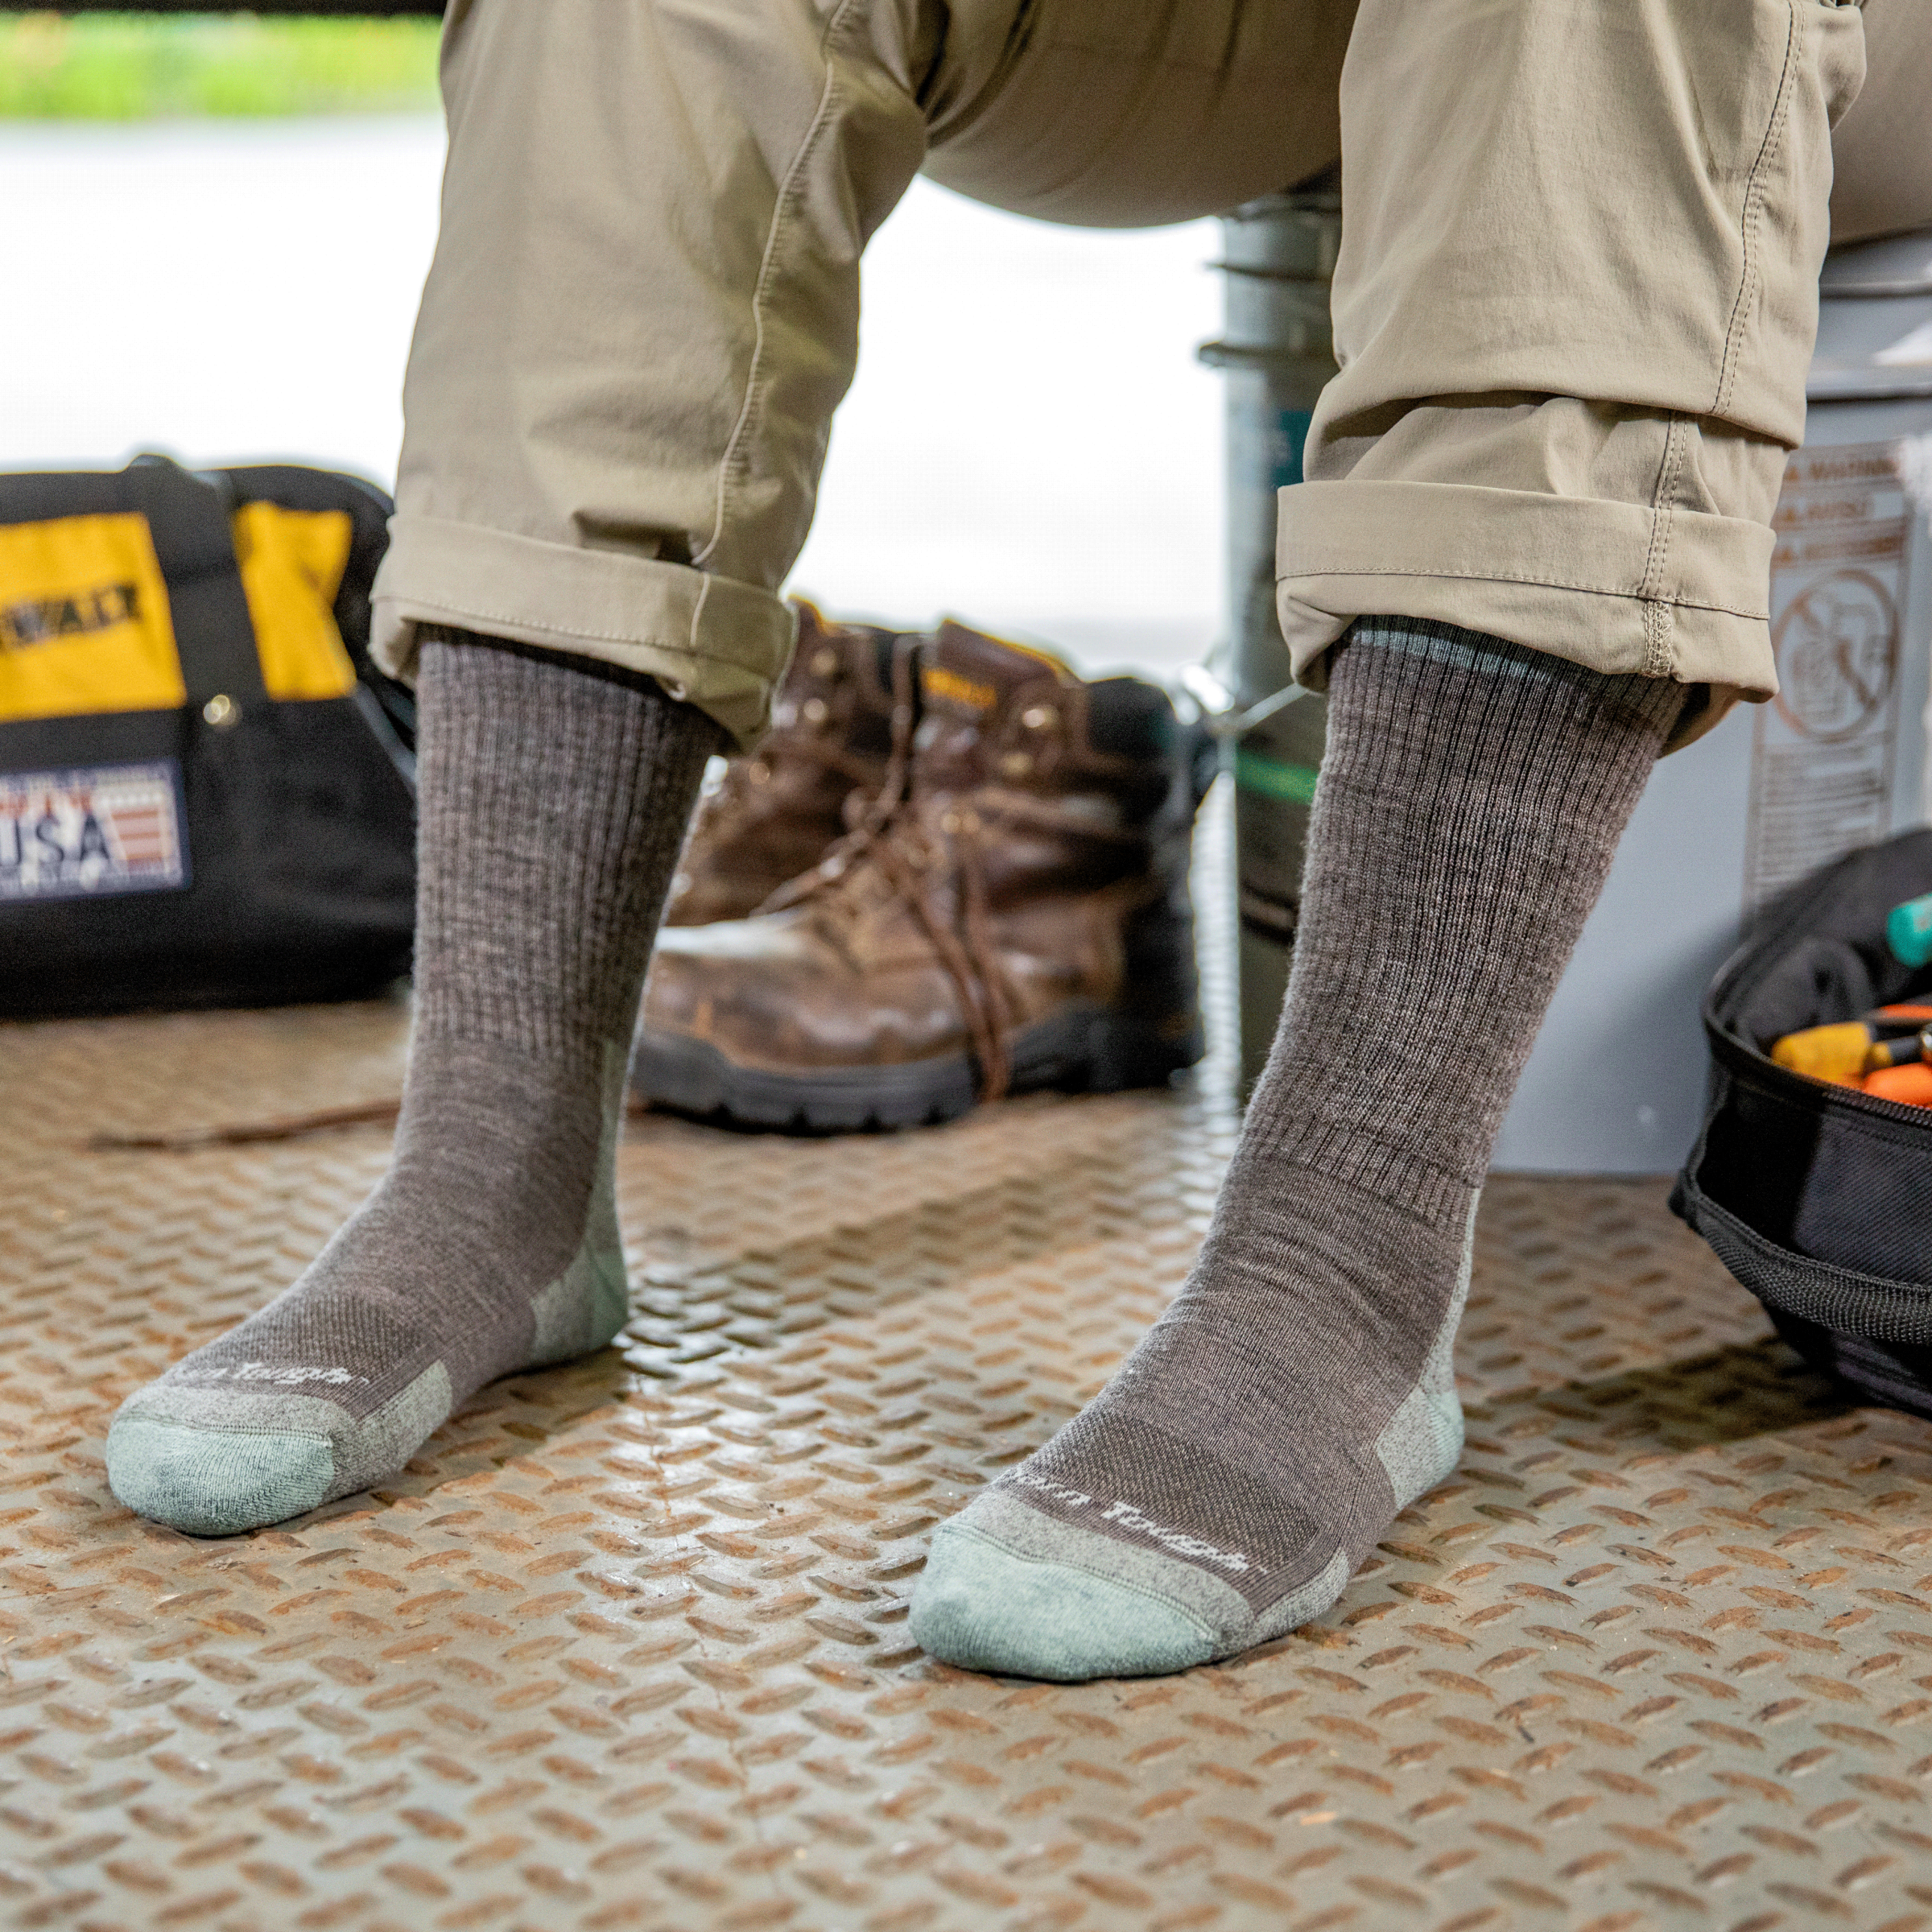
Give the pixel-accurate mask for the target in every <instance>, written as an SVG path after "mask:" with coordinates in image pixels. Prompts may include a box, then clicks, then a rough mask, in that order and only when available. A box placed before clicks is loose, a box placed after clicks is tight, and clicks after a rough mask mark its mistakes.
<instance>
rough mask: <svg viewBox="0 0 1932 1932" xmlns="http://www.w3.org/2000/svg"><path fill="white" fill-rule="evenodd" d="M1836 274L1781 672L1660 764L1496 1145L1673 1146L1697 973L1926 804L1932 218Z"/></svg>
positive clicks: (1699, 981)
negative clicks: (1927, 227)
mask: <svg viewBox="0 0 1932 1932" xmlns="http://www.w3.org/2000/svg"><path fill="white" fill-rule="evenodd" d="M1822 293H1823V296H1824V298H1825V299H1824V301H1823V304H1822V308H1821V314H1820V319H1819V326H1818V348H1817V353H1816V355H1815V357H1814V360H1813V362H1812V365H1811V372H1810V382H1809V383H1808V386H1807V394H1808V396H1809V398H1810V413H1809V415H1808V418H1807V420H1806V430H1805V444H1804V447H1803V448H1802V449H1801V450H1799V451H1798V452H1797V453H1796V454H1795V455H1794V456H1793V457H1792V459H1791V461H1790V465H1789V467H1788V468H1787V469H1786V471H1785V484H1784V489H1783V493H1782V494H1781V496H1780V497H1779V500H1778V506H1777V520H1776V527H1777V550H1776V552H1775V554H1774V555H1773V559H1772V566H1771V638H1772V643H1773V647H1774V648H1775V650H1776V651H1777V675H1778V682H1779V683H1780V685H1781V687H1782V688H1781V691H1780V693H1779V696H1778V697H1777V700H1775V701H1774V702H1773V703H1771V704H1740V706H1738V707H1737V708H1736V710H1735V711H1733V712H1732V714H1731V716H1729V717H1728V718H1727V719H1726V720H1724V723H1723V724H1722V725H1719V727H1718V728H1717V729H1716V730H1715V731H1714V732H1712V733H1711V734H1710V736H1709V737H1707V738H1705V739H1704V740H1703V741H1701V742H1700V743H1699V744H1696V745H1692V746H1691V748H1690V749H1688V750H1686V751H1685V752H1683V753H1681V754H1679V755H1678V756H1676V757H1674V758H1666V759H1665V760H1664V761H1663V762H1662V763H1661V764H1660V765H1659V766H1657V770H1656V772H1655V774H1653V777H1652V778H1651V781H1650V784H1649V789H1648V790H1647V791H1645V795H1644V798H1643V800H1642V802H1641V804H1640V805H1639V806H1638V807H1637V812H1636V815H1635V816H1634V817H1633V819H1632V820H1631V824H1630V828H1629V832H1627V833H1626V834H1625V836H1624V842H1623V844H1622V846H1621V848H1620V850H1619V851H1618V853H1617V857H1616V864H1615V865H1614V866H1613V867H1612V869H1611V873H1610V877H1609V880H1608V883H1607V885H1606V886H1605V887H1604V895H1603V898H1602V899H1601V901H1600V902H1599V904H1598V906H1597V908H1596V912H1595V913H1594V914H1592V915H1591V919H1590V921H1589V923H1588V924H1587V926H1586V927H1584V929H1583V939H1582V940H1581V942H1580V943H1579V946H1578V947H1577V951H1576V955H1575V958H1574V959H1573V960H1571V964H1570V967H1569V970H1568V971H1567V972H1566V973H1565V974H1564V976H1563V981H1562V984H1561V985H1559V986H1558V989H1557V992H1556V997H1555V999H1554V1001H1553V1002H1552V1003H1551V1005H1550V1013H1549V1015H1548V1018H1546V1020H1545V1022H1544V1023H1543V1028H1542V1032H1541V1034H1539V1035H1538V1039H1537V1043H1536V1047H1535V1051H1534V1052H1533V1053H1532V1055H1531V1056H1530V1064H1529V1067H1528V1068H1527V1070H1526V1071H1525V1074H1524V1075H1523V1080H1522V1084H1521V1086H1520V1087H1519V1088H1518V1089H1517V1096H1516V1100H1515V1103H1514V1104H1513V1106H1512V1107H1511V1108H1510V1110H1509V1116H1508V1117H1507V1118H1506V1119H1505V1121H1504V1123H1503V1129H1502V1134H1501V1139H1500V1140H1499V1141H1498V1143H1497V1146H1496V1166H1498V1167H1499V1168H1505V1169H1515V1170H1519V1171H1521V1170H1529V1171H1533V1172H1544V1173H1565V1172H1567V1173H1595V1174H1637V1173H1657V1172H1661V1171H1663V1170H1666V1169H1670V1168H1673V1167H1675V1166H1678V1163H1679V1162H1681V1161H1682V1158H1683V1157H1684V1156H1685V1154H1686V1153H1687V1152H1688V1151H1689V1150H1690V1147H1691V1143H1692V1141H1694V1139H1695V1137H1696V1133H1697V1127H1698V1121H1699V1117H1700V1116H1701V1114H1702V1113H1703V1093H1704V1080H1705V1066H1706V1062H1707V1055H1706V1052H1705V1047H1704V1042H1703V1032H1702V1029H1701V1026H1700V1024H1699V1006H1700V1004H1701V1001H1702V997H1703V989H1704V987H1705V985H1707V982H1708V981H1709V980H1710V978H1711V975H1712V973H1713V972H1715V970H1716V969H1717V968H1718V966H1719V964H1720V963H1721V962H1722V961H1723V960H1724V956H1725V955H1726V954H1727V953H1728V952H1729V951H1730V950H1731V948H1732V947H1733V946H1734V945H1735V944H1736V943H1737V941H1738V939H1740V936H1741V935H1742V934H1743V933H1744V931H1746V930H1748V926H1749V923H1750V921H1751V919H1752V915H1753V914H1754V913H1755V912H1756V911H1757V909H1758V908H1759V907H1761V906H1763V905H1764V904H1765V902H1766V901H1767V900H1769V898H1772V897H1773V895H1774V894H1777V892H1778V891H1779V890H1781V889H1782V888H1783V887H1784V886H1787V885H1789V884H1790V883H1791V882H1792V881H1794V880H1796V879H1798V878H1802V877H1803V876H1804V875H1805V874H1806V873H1808V872H1810V871H1813V870H1814V869H1816V868H1818V866H1820V865H1825V864H1827V862H1828V861H1831V860H1832V859H1835V858H1836V857H1839V856H1840V855H1841V854H1843V853H1844V852H1848V851H1850V850H1852V848H1854V847H1856V846H1859V845H1864V844H1870V843H1871V842H1872V841H1873V840H1876V839H1882V838H1885V837H1886V836H1889V834H1890V833H1893V832H1899V831H1902V830H1904V829H1905V828H1906V827H1908V826H1910V825H1914V824H1920V823H1921V822H1922V821H1923V820H1924V819H1926V816H1927V806H1926V795H1925V778H1926V697H1927V687H1928V680H1929V675H1932V527H1929V525H1928V510H1929V509H1932V233H1925V234H1921V235H1917V236H1913V237H1906V238H1904V239H1900V240H1894V241H1890V242H1872V243H1868V244H1866V245H1864V246H1860V247H1856V248H1848V249H1845V250H1841V251H1839V253H1837V254H1834V255H1833V256H1832V257H1831V258H1830V259H1829V261H1828V262H1827V265H1826V267H1825V271H1824V277H1823V283H1822Z"/></svg>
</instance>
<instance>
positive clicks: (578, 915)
mask: <svg viewBox="0 0 1932 1932" xmlns="http://www.w3.org/2000/svg"><path fill="white" fill-rule="evenodd" d="M417 694H418V716H419V737H418V759H417V799H418V807H419V815H420V835H419V849H420V864H419V874H418V882H417V926H416V952H415V1027H414V1031H413V1034H412V1036H411V1042H410V1060H409V1072H408V1078H407V1083H406V1084H405V1088H404V1092H403V1113H402V1118H401V1120H400V1121H399V1122H398V1126H397V1130H396V1152H395V1159H394V1164H393V1166H391V1167H390V1171H389V1174H387V1176H386V1178H385V1179H384V1180H383V1182H382V1184H381V1186H380V1187H378V1189H377V1190H376V1191H375V1193H374V1195H372V1196H371V1197H370V1199H369V1201H368V1202H367V1203H365V1205H364V1206H363V1207H362V1208H361V1210H360V1211H359V1212H357V1214H356V1215H355V1216H354V1217H353V1219H352V1220H349V1222H348V1223H347V1224H346V1225H345V1226H344V1227H343V1228H341V1231H340V1232H338V1233H337V1234H336V1236H335V1238H334V1239H333V1240H332V1241H331V1242H330V1243H329V1245H328V1247H327V1248H326V1249H324V1251H323V1253H321V1255H320V1257H318V1258H317V1259H316V1261H315V1262H314V1263H313V1264H312V1265H311V1266H310V1267H309V1269H308V1271H307V1272H306V1273H305V1274H303V1276H302V1278H301V1279H300V1280H299V1281H298V1282H296V1283H295V1286H293V1287H292V1288H291V1289H290V1290H288V1291H287V1293H286V1294H283V1295H282V1296H280V1297H279V1298H278V1299H277V1300H275V1302H271V1303H270V1305H269V1306H268V1307H266V1308H265V1309H263V1310H262V1311H261V1313H260V1314H258V1315H254V1316H253V1317H252V1318H251V1319H249V1320H248V1321H246V1322H245V1323H242V1326H241V1327H239V1328H237V1329H236V1330H234V1331H233V1332H231V1333H230V1334H229V1335H225V1336H223V1337H222V1338H221V1340H219V1341H216V1342H213V1343H210V1344H208V1346H207V1347H206V1348H200V1349H198V1350H196V1352H195V1353H193V1354H192V1355H190V1356H187V1357H186V1358H185V1359H184V1360H182V1361H180V1362H177V1363H176V1364H175V1366H174V1367H173V1368H172V1369H170V1370H169V1371H168V1372H167V1374H166V1375H165V1376H163V1377H162V1378H161V1380H160V1381H158V1382H152V1383H150V1384H149V1385H147V1387H146V1388H145V1389H140V1390H138V1391H137V1392H136V1393H134V1395H133V1396H131V1397H129V1399H128V1401H127V1402H126V1403H125V1404H124V1405H123V1406H122V1410H121V1412H120V1414H118V1416H117V1417H116V1418H114V1426H113V1427H112V1429H111V1430H110V1431H109V1435H108V1443H107V1468H108V1480H109V1482H110V1483H111V1484H112V1485H113V1488H114V1493H115V1494H116V1495H117V1496H119V1497H120V1498H121V1500H122V1501H123V1502H124V1503H126V1504H127V1505H129V1506H130V1508H133V1509H138V1510H139V1511H140V1512H141V1513H142V1514H143V1515H144V1516H150V1517H155V1518H156V1519H157V1520H159V1521H162V1522H165V1523H170V1524H172V1525H174V1526H175V1528H177V1529H180V1530H190V1531H192V1532H194V1533H196V1534H200V1535H225V1534H231V1533H233V1532H234V1531H236V1530H248V1529H254V1528H256V1527H258V1526H259V1525H262V1524H265V1523H272V1522H277V1521H280V1520H281V1519H283V1517H289V1516H294V1515H296V1514H298V1513H300V1512H301V1511H303V1510H305V1509H313V1508H314V1507H315V1506H316V1505H317V1504H319V1503H322V1502H324V1501H328V1499H329V1498H331V1497H332V1496H342V1495H346V1494H347V1493H349V1492H350V1491H352V1490H355V1489H360V1488H365V1487H366V1486H367V1485H368V1484H370V1483H372V1482H374V1481H376V1480H378V1479H380V1478H381V1477H382V1476H387V1475H390V1474H391V1473H393V1472H394V1471H395V1470H397V1469H398V1468H400V1467H401V1466H402V1465H403V1463H405V1462H407V1460H408V1459H409V1458H410V1457H411V1455H414V1454H415V1451H416V1449H417V1447H418V1446H419V1444H420V1443H422V1441H423V1439H424V1438H425V1437H426V1436H427V1435H429V1433H430V1432H431V1430H433V1429H435V1428H436V1426H437V1425H438V1424H439V1423H440V1422H442V1420H443V1419H444V1417H445V1416H447V1415H448V1414H449V1412H450V1410H451V1409H452V1407H453V1406H455V1405H456V1404H457V1403H459V1402H462V1401H464V1399H465V1398H466V1397H469V1395H471V1394H472V1393H474V1392H475V1391H476V1389H478V1388H480V1387H481V1385H483V1384H484V1383H485V1382H486V1381H490V1380H491V1379H493V1377H497V1376H499V1375H504V1374H506V1373H510V1371H511V1370H513V1369H527V1368H534V1367H536V1366H538V1365H539V1364H543V1363H545V1362H550V1361H557V1360H563V1359H564V1357H566V1356H572V1355H577V1354H580V1353H582V1352H584V1350H586V1349H588V1348H601V1347H602V1346H603V1345H604V1344H605V1343H606V1342H608V1341H609V1340H610V1339H611V1337H612V1336H613V1335H615V1334H616V1332H617V1330H618V1329H620V1328H621V1327H623V1325H624V1323H625V1319H627V1315H628V1298H627V1294H626V1290H625V1274H624V1255H623V1249H622V1245H621V1242H620V1241H619V1239H618V1236H617V1208H616V1203H615V1200H614V1199H613V1192H612V1187H613V1174H614V1170H613V1156H614V1153H615V1149H616V1143H617V1129H618V1125H619V1123H620V1121H621V1111H622V1100H623V1092H624V1069H625V1061H626V1059H627V1058H628V1056H629V1052H630V1033H631V1027H632V1025H633V1023H634V1020H635V1018H636V1013H637V1006H638V993H639V990H640V989H641V988H642V984H643V979H644V966H645V961H646V958H647V957H648V956H649V953H650V942H651V938H652V935H654V933H655V931H656V930H657V922H658V910H659V908H660V907H661V906H662V904H663V898H664V893H665V889H666V887H667V886H668V884H669V882H670V879H671V868H672V866H673V865H675V863H676V861H677V856H678V848H679V844H681V843H682V840H683V832H684V821H685V819H686V817H687V815H688V813H689V811H690V809H691V801H692V799H694V798H695V796H696V791H697V786H698V781H699V779H700V777H701V776H702V775H703V773H704V762H705V760H706V759H707V758H708V757H709V756H710V755H711V754H712V753H713V752H714V751H716V750H718V749H721V748H722V746H723V744H724V742H725V734H724V733H723V732H722V730H721V729H720V728H719V726H718V725H716V724H715V723H714V722H713V721H712V720H711V719H709V718H708V717H706V716H704V714H703V713H702V712H699V711H696V710H695V709H694V708H692V707H691V706H690V705H688V704H679V703H677V702H676V701H675V700H672V699H671V698H669V697H667V696H666V695H665V694H664V692H663V690H662V689H661V688H660V687H658V685H657V684H656V683H654V681H653V680H651V679H649V678H646V677H643V676H641V675H638V673H636V672H634V671H623V670H621V669H619V668H617V667H614V666H611V665H605V664H597V663H592V661H590V660H588V659H584V658H575V659H573V658H564V657H559V656H556V655H555V654H548V653H542V652H536V651H527V652H523V653H522V654H517V653H516V652H515V650H514V647H512V648H508V649H506V648H505V647H502V646H498V645H495V644H493V643H491V642H488V641H486V640H484V639H482V638H473V637H469V636H467V635H465V634H453V635H452V637H451V638H450V639H449V641H447V642H442V641H431V642H425V643H423V646H422V648H421V658H420V665H419V673H418V685H417Z"/></svg>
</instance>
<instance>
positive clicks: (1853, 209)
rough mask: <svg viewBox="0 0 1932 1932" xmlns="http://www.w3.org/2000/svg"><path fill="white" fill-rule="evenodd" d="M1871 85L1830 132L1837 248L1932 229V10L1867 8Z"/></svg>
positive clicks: (1900, 3) (1918, 4)
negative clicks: (1917, 230) (1913, 230)
mask: <svg viewBox="0 0 1932 1932" xmlns="http://www.w3.org/2000/svg"><path fill="white" fill-rule="evenodd" d="M1861 13H1862V15H1863V18H1864V26H1865V52H1866V68H1865V85H1864V86H1863V87H1862V88H1861V89H1860V90H1859V95H1858V98H1857V99H1856V101H1853V102H1852V105H1851V107H1850V108H1849V109H1847V112H1846V114H1845V116H1844V118H1843V120H1841V121H1840V122H1839V123H1838V125H1837V126H1836V127H1835V128H1834V129H1833V130H1831V162H1832V180H1831V241H1832V245H1833V246H1835V247H1836V246H1840V245H1842V244H1843V243H1845V242H1866V241H1871V240H1873V239H1875V238H1876V237H1878V236H1880V235H1896V234H1901V233H1906V232H1908V231H1909V230H1911V229H1921V228H1932V6H1926V4H1925V0H1864V6H1863V8H1862V9H1861Z"/></svg>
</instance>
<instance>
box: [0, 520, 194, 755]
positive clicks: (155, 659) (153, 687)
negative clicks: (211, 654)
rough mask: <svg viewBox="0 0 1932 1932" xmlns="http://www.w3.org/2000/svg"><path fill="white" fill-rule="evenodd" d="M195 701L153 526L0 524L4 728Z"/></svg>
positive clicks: (166, 707)
mask: <svg viewBox="0 0 1932 1932" xmlns="http://www.w3.org/2000/svg"><path fill="white" fill-rule="evenodd" d="M187 696H188V693H187V690H186V688H185V687H184V685H183V683H182V682H181V660H180V657H179V655H178V654H176V652H175V626H174V619H173V616H172V614H171V612H170V611H169V609H168V604H167V585H166V584H164V583H163V580H162V576H161V566H160V564H159V561H158V560H157V559H156V558H155V547H154V543H153V542H152V541H151V539H150V538H149V536H148V534H147V518H145V517H142V516H138V515H134V514H116V515H111V516H96V517H50V518H46V519H44V520H43V521H42V522H35V523H9V524H0V720H9V719H22V718H60V717H70V716H80V715H85V714H88V713H91V712H109V711H166V710H171V709H172V708H175V706H178V705H180V704H183V703H184V702H185V701H186V699H187Z"/></svg>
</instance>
